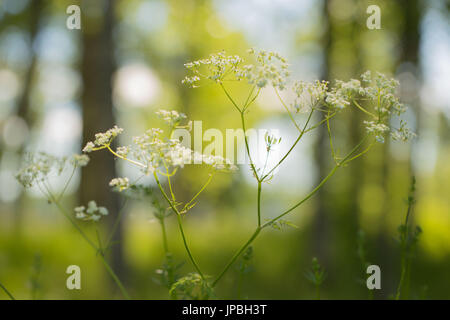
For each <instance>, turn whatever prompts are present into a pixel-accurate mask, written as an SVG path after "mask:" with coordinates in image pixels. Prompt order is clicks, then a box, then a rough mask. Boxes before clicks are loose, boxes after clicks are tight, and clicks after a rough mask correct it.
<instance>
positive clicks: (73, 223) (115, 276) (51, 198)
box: [46, 186, 130, 299]
mask: <svg viewBox="0 0 450 320" xmlns="http://www.w3.org/2000/svg"><path fill="white" fill-rule="evenodd" d="M46 188H47V186H46ZM47 192H48V195H49V197H50V198H49V199H50V200H51V201H52V202H53V203H54V204H55V205H56V207H57V208H58V209H59V211H60V212H61V213H62V214H63V215H64V216H65V217H66V219H67V220H69V221H70V223H71V224H72V225H73V226H74V228H75V229H76V230H77V231H78V233H80V235H81V236H82V237H83V239H84V240H85V241H86V242H87V243H88V244H89V245H90V246H91V247H92V248H93V249H94V250H95V252H99V248H98V247H97V246H96V245H95V243H94V242H92V240H91V239H89V237H88V236H87V235H86V234H85V233H84V231H83V230H82V229H81V228H80V227H79V226H78V224H77V223H76V222H75V221H74V220H73V219H72V217H71V216H70V215H69V214H68V213H67V212H66V210H65V209H64V208H63V207H62V206H61V204H60V203H59V201H57V200H56V199H55V197H54V196H53V194H52V193H51V192H50V190H49V189H48V188H47ZM99 256H100V258H101V260H102V262H103V264H104V265H105V267H106V270H107V271H108V272H109V274H110V275H111V277H112V278H113V280H114V281H115V283H116V284H117V286H118V287H119V289H120V291H121V292H122V294H123V296H124V297H125V298H126V299H130V296H129V295H128V293H127V291H126V290H125V288H124V286H123V285H122V282H121V281H120V280H119V278H118V277H117V275H116V274H115V273H114V271H113V270H112V269H111V267H110V265H109V264H108V262H107V261H106V260H105V257H104V256H103V254H100V255H99Z"/></svg>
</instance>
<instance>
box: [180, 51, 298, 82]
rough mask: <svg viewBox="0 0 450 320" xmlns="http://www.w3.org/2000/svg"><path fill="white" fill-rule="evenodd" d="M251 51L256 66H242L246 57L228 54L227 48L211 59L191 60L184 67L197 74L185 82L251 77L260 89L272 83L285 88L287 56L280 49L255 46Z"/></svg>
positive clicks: (249, 80)
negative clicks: (273, 50)
mask: <svg viewBox="0 0 450 320" xmlns="http://www.w3.org/2000/svg"><path fill="white" fill-rule="evenodd" d="M248 52H249V54H251V55H255V57H256V62H257V64H256V65H252V64H249V65H242V64H243V62H244V60H243V59H242V58H241V57H239V56H236V55H234V56H227V55H226V53H225V51H221V52H219V53H217V54H212V55H210V56H209V58H207V59H202V60H197V61H193V62H188V63H186V64H185V65H184V66H185V67H186V68H187V69H189V70H190V71H192V73H193V75H192V76H189V77H188V76H187V77H185V78H184V80H183V81H182V83H184V84H187V85H189V86H190V87H193V88H195V87H198V83H199V82H200V81H201V80H203V79H209V80H212V81H215V82H221V81H224V80H242V79H247V81H248V82H249V83H250V84H254V85H256V86H257V87H258V88H264V87H265V86H266V85H268V84H270V85H272V86H274V87H275V88H278V89H280V90H283V89H284V88H285V87H286V78H287V77H288V76H289V71H288V64H287V61H286V59H285V58H283V57H282V56H280V55H279V54H278V53H276V52H268V51H264V50H261V51H255V50H254V49H250V50H249V51H248Z"/></svg>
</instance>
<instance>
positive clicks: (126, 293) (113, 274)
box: [100, 254, 131, 300]
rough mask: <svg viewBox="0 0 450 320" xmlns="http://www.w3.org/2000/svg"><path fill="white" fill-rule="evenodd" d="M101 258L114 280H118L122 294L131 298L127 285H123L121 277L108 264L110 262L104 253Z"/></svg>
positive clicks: (128, 298) (126, 297)
mask: <svg viewBox="0 0 450 320" xmlns="http://www.w3.org/2000/svg"><path fill="white" fill-rule="evenodd" d="M100 259H101V260H102V262H103V265H104V266H105V268H106V270H107V271H108V272H109V274H110V275H111V277H112V278H113V280H114V281H115V282H116V284H117V286H118V287H119V289H120V291H121V292H122V295H123V296H124V297H125V299H127V300H131V298H130V296H129V295H128V292H127V290H126V289H125V287H124V286H123V284H122V282H121V281H120V279H119V277H118V276H117V275H116V273H115V272H114V271H113V269H112V268H111V266H110V265H109V264H108V262H107V261H106V259H105V257H104V256H103V254H100Z"/></svg>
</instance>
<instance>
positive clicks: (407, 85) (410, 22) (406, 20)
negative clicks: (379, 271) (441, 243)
mask: <svg viewBox="0 0 450 320" xmlns="http://www.w3.org/2000/svg"><path fill="white" fill-rule="evenodd" d="M398 5H399V6H400V9H401V11H400V12H401V14H403V17H401V19H400V20H401V21H403V25H402V29H401V31H400V34H399V39H400V43H399V47H400V48H401V54H400V58H399V61H398V63H397V70H396V74H397V76H399V75H400V76H401V79H400V80H401V82H402V83H401V89H402V90H401V92H400V97H401V100H402V102H404V103H406V104H407V105H408V106H409V107H411V110H412V111H413V113H414V116H415V120H416V133H418V131H419V129H420V118H421V117H420V106H419V103H418V99H419V96H418V92H419V89H420V88H419V83H420V72H419V43H420V19H421V13H420V12H421V8H420V4H419V0H409V1H407V0H401V1H399V3H398ZM406 73H409V74H410V76H407V77H406V78H405V77H403V76H402V74H406ZM411 76H412V77H411ZM411 80H412V81H411ZM389 144H390V141H389V139H386V143H385V145H384V146H383V167H382V189H383V190H384V192H385V195H384V199H385V201H384V202H383V210H382V216H381V221H382V223H381V226H382V228H381V231H382V232H381V233H380V235H379V239H378V248H379V249H380V252H383V256H382V260H381V261H382V264H383V266H384V268H385V271H384V272H383V276H384V279H385V281H384V282H385V283H386V285H385V286H384V289H383V292H385V296H386V297H387V296H388V294H389V293H391V292H394V291H395V289H396V285H397V283H396V282H397V281H398V277H399V274H398V270H397V267H396V266H397V265H398V253H397V252H398V248H393V247H392V244H393V243H392V234H391V233H390V232H389V231H388V230H389V228H388V227H387V220H388V216H389V215H390V214H395V215H396V216H397V217H398V218H399V219H398V224H400V223H402V219H403V214H404V213H403V212H392V203H391V199H390V196H389V195H390V194H391V192H389V184H390V183H389V182H390V178H391V174H390V173H391V170H392V168H391V164H392V163H393V161H394V159H393V158H392V156H391V154H390V151H389ZM411 154H414V142H412V150H411ZM411 159H412V157H411V156H410V157H409V161H408V162H407V163H404V164H403V165H404V167H405V166H406V167H407V169H406V170H405V171H404V172H405V174H408V175H409V176H413V175H415V173H414V168H413V166H412V163H411ZM408 183H409V180H405V182H404V183H403V184H402V185H405V186H407V185H408ZM407 190H408V189H407V188H405V190H404V194H405V196H406V192H407ZM395 236H396V237H397V235H395Z"/></svg>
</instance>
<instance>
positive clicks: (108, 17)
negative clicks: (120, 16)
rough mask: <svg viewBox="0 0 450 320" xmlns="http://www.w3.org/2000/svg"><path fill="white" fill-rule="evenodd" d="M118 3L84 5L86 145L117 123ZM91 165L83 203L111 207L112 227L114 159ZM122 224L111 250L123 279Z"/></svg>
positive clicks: (98, 155)
mask: <svg viewBox="0 0 450 320" xmlns="http://www.w3.org/2000/svg"><path fill="white" fill-rule="evenodd" d="M115 3H116V1H115V0H108V1H105V0H102V1H100V0H98V1H85V2H83V7H82V12H83V21H82V32H83V36H82V37H83V55H82V65H81V72H82V78H83V94H82V103H83V145H84V144H85V143H86V142H87V141H91V140H93V138H94V135H95V133H98V132H104V131H106V130H107V129H109V128H111V127H113V126H114V124H115V119H114V114H113V103H112V75H113V73H114V70H115V67H116V66H115V62H114V44H113V35H112V34H113V27H114V7H115ZM90 156H91V162H90V163H89V165H88V166H86V167H84V168H83V170H82V174H81V186H80V201H81V203H83V204H86V203H87V202H88V201H90V200H95V201H96V202H97V203H98V204H99V205H101V206H105V207H107V208H108V210H109V212H110V214H109V217H108V222H109V226H110V228H109V229H110V230H111V227H112V225H113V223H114V220H115V219H116V217H117V215H118V212H119V197H118V195H117V193H114V192H111V191H110V189H109V187H108V183H109V181H110V180H111V179H112V178H114V177H115V176H116V170H115V161H114V157H113V156H112V155H111V154H109V153H108V152H106V151H101V152H95V153H92V154H90ZM122 240H123V235H122V223H120V226H119V228H118V230H117V233H116V234H115V236H114V238H113V241H116V242H117V244H115V245H114V246H113V247H112V250H111V259H112V265H113V268H114V270H115V271H116V272H117V273H118V275H119V277H121V278H123V277H124V276H125V265H124V262H123V259H122V258H123V246H122Z"/></svg>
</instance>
